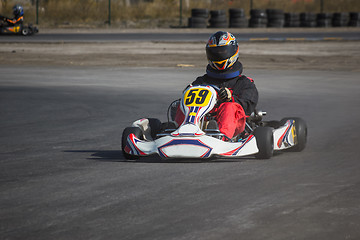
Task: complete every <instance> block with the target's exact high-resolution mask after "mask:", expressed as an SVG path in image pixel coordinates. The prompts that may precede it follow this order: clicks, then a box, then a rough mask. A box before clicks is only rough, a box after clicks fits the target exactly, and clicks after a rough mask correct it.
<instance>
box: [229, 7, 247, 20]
mask: <svg viewBox="0 0 360 240" xmlns="http://www.w3.org/2000/svg"><path fill="white" fill-rule="evenodd" d="M229 15H230V18H245V11H244V9H242V8H230V9H229Z"/></svg>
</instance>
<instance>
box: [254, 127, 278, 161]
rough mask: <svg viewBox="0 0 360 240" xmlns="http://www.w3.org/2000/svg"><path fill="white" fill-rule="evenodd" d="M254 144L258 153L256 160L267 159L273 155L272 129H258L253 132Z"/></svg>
mask: <svg viewBox="0 0 360 240" xmlns="http://www.w3.org/2000/svg"><path fill="white" fill-rule="evenodd" d="M254 136H255V138H256V144H257V147H258V149H259V152H258V153H257V154H256V155H255V157H256V158H257V159H269V158H271V157H272V155H273V153H274V137H273V128H271V127H258V128H256V129H255V131H254Z"/></svg>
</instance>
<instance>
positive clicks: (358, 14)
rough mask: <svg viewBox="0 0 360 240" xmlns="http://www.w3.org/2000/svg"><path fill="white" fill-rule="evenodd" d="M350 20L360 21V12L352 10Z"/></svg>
mask: <svg viewBox="0 0 360 240" xmlns="http://www.w3.org/2000/svg"><path fill="white" fill-rule="evenodd" d="M350 20H351V21H360V12H351V13H350Z"/></svg>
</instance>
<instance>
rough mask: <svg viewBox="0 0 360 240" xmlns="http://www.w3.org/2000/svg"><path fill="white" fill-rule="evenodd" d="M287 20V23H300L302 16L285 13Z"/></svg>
mask: <svg viewBox="0 0 360 240" xmlns="http://www.w3.org/2000/svg"><path fill="white" fill-rule="evenodd" d="M284 16H285V20H286V21H289V22H291V21H300V15H299V14H298V13H285V14H284Z"/></svg>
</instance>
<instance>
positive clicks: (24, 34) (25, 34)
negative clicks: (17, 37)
mask: <svg viewBox="0 0 360 240" xmlns="http://www.w3.org/2000/svg"><path fill="white" fill-rule="evenodd" d="M30 34H31V33H30V29H29V28H28V27H23V29H21V35H23V36H29V35H30Z"/></svg>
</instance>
